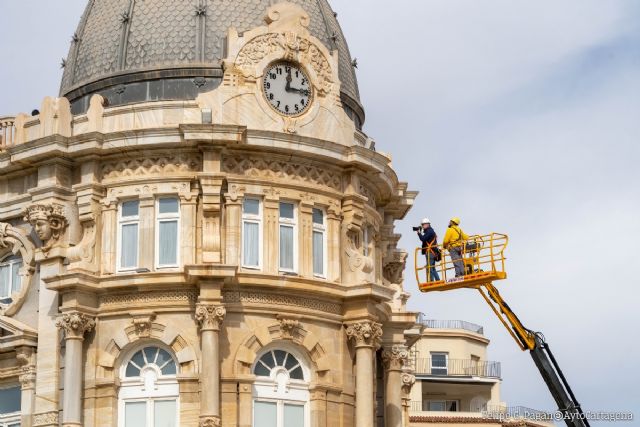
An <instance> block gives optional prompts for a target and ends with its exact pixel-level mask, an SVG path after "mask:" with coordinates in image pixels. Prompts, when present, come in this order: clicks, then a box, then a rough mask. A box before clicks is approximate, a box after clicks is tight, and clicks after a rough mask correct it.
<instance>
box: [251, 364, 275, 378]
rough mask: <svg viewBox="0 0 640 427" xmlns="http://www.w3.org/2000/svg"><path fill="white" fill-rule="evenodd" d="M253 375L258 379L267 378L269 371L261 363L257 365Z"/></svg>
mask: <svg viewBox="0 0 640 427" xmlns="http://www.w3.org/2000/svg"><path fill="white" fill-rule="evenodd" d="M253 373H254V374H256V375H257V376H259V377H268V376H270V375H271V370H270V369H268V368H267V367H265V366H264V365H263V364H262V363H257V364H256V368H255V369H254V370H253Z"/></svg>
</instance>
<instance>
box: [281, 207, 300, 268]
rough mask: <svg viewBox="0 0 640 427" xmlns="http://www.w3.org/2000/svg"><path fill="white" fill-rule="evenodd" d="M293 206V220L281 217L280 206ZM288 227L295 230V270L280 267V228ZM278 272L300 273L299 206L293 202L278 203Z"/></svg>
mask: <svg viewBox="0 0 640 427" xmlns="http://www.w3.org/2000/svg"><path fill="white" fill-rule="evenodd" d="M283 203H284V204H288V205H292V206H293V219H290V218H281V217H280V204H283ZM282 227H288V228H292V229H293V268H292V269H287V268H282V266H281V265H280V264H281V263H280V228H282ZM278 271H280V272H281V273H294V274H295V273H297V272H298V205H297V204H296V203H294V202H292V201H288V200H280V202H279V203H278Z"/></svg>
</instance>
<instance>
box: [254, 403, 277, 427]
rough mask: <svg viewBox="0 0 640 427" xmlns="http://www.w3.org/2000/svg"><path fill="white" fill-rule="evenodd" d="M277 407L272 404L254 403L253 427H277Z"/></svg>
mask: <svg viewBox="0 0 640 427" xmlns="http://www.w3.org/2000/svg"><path fill="white" fill-rule="evenodd" d="M277 409H278V408H277V405H276V404H275V403H271V402H254V403H253V427H277V425H278V419H277Z"/></svg>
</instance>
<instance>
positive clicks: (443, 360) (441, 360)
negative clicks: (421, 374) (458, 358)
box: [431, 354, 447, 368]
mask: <svg viewBox="0 0 640 427" xmlns="http://www.w3.org/2000/svg"><path fill="white" fill-rule="evenodd" d="M431 366H435V367H438V368H444V367H446V366H447V356H446V355H445V354H432V355H431Z"/></svg>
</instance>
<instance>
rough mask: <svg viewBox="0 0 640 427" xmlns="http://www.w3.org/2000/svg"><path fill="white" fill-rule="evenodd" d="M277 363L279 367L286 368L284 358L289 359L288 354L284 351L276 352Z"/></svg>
mask: <svg viewBox="0 0 640 427" xmlns="http://www.w3.org/2000/svg"><path fill="white" fill-rule="evenodd" d="M274 353H275V355H276V363H277V364H278V366H284V358H285V357H287V353H286V352H284V351H282V350H275V351H274Z"/></svg>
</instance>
